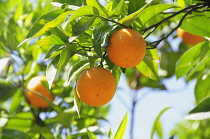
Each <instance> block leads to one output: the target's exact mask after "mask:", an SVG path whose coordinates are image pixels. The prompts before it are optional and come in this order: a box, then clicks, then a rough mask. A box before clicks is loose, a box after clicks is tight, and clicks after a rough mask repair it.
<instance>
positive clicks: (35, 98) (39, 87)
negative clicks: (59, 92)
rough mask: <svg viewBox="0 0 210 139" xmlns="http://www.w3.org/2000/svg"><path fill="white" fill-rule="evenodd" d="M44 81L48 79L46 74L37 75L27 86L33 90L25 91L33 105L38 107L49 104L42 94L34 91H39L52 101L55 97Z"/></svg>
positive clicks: (44, 106)
mask: <svg viewBox="0 0 210 139" xmlns="http://www.w3.org/2000/svg"><path fill="white" fill-rule="evenodd" d="M43 81H47V79H46V77H45V76H44V75H38V76H35V77H33V78H32V79H31V80H30V81H29V82H28V85H27V87H26V88H27V89H28V90H31V91H26V92H25V96H26V99H27V100H28V101H29V103H30V104H31V105H33V106H34V107H37V108H47V107H49V104H48V102H47V101H45V100H44V99H43V98H42V97H41V96H39V95H38V94H36V93H34V92H32V91H36V92H39V93H40V94H42V95H43V96H45V97H46V98H48V99H49V100H51V101H53V100H54V97H52V95H51V94H50V92H49V91H48V89H47V88H46V87H45V86H44V85H43V84H42V82H43Z"/></svg>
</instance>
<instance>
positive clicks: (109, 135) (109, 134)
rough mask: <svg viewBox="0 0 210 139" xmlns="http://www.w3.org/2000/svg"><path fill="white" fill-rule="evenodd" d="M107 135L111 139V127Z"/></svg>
mask: <svg viewBox="0 0 210 139" xmlns="http://www.w3.org/2000/svg"><path fill="white" fill-rule="evenodd" d="M108 137H109V139H113V137H112V129H111V128H110V129H109V132H108Z"/></svg>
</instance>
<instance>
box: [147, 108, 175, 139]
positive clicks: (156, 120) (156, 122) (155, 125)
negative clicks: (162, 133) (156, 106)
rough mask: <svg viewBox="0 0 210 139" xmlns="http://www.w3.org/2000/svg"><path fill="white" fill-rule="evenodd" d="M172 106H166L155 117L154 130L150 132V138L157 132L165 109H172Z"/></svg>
mask: <svg viewBox="0 0 210 139" xmlns="http://www.w3.org/2000/svg"><path fill="white" fill-rule="evenodd" d="M170 108H171V107H166V108H164V109H163V110H161V111H160V113H159V114H158V116H157V117H156V118H155V121H154V123H153V126H152V131H151V134H150V139H153V136H154V134H155V131H156V128H157V124H158V122H159V120H160V117H161V116H162V115H163V113H164V112H165V111H167V110H168V109H170Z"/></svg>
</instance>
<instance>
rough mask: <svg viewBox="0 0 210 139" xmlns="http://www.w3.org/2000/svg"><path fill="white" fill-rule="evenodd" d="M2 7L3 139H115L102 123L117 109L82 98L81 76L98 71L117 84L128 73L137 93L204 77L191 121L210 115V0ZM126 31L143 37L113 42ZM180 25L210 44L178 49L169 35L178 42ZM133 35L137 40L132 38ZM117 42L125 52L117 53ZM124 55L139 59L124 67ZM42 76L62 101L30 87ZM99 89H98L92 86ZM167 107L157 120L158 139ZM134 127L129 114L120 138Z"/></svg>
mask: <svg viewBox="0 0 210 139" xmlns="http://www.w3.org/2000/svg"><path fill="white" fill-rule="evenodd" d="M0 5H1V9H0V17H1V20H0V24H1V26H0V29H1V32H0V40H1V41H0V63H1V66H0V138H3V139H4V138H7V139H8V138H21V139H25V138H26V139H27V138H47V139H49V138H50V139H51V138H52V139H53V138H67V139H71V138H96V136H95V135H97V136H99V137H101V136H105V137H108V138H112V134H111V129H110V131H106V133H104V132H102V131H101V130H100V124H99V120H102V121H104V122H105V121H106V115H107V113H108V110H109V105H105V106H102V107H97V108H95V107H91V106H88V105H86V104H84V103H83V102H82V101H81V100H80V96H78V95H77V93H75V92H76V91H77V90H75V84H76V81H77V78H78V77H79V76H80V74H81V73H82V71H84V70H85V69H88V68H90V67H91V68H93V67H101V68H104V69H107V70H108V71H110V73H112V74H113V76H114V78H115V81H116V84H118V81H119V79H120V77H121V76H123V75H126V78H128V80H131V82H134V83H135V84H134V85H133V87H132V88H134V89H136V88H137V87H138V88H139V86H142V87H150V88H158V89H166V88H165V86H164V85H163V83H162V81H163V80H164V79H168V78H171V77H172V76H176V77H177V79H179V78H184V79H185V80H186V82H189V81H191V80H196V86H195V89H194V95H195V98H196V106H195V108H194V109H193V110H192V111H190V112H189V114H188V115H187V117H188V119H194V120H197V119H199V120H204V119H207V118H209V115H208V113H209V111H210V109H209V107H210V103H209V102H210V101H209V96H210V89H209V80H210V75H209V67H210V65H209V61H210V58H209V55H210V50H209V47H210V46H209V43H208V38H209V37H210V28H209V21H210V19H209V18H210V13H209V5H210V3H209V1H207V0H177V1H175V0H174V1H168V3H167V2H166V1H163V0H155V1H152V0H151V1H147V0H142V1H136V0H105V1H101V3H99V2H98V1H97V0H75V1H65V0H54V1H53V2H50V1H49V0H38V1H36V2H35V3H34V2H33V1H26V0H17V1H12V0H6V1H4V0H0ZM125 28H126V30H130V29H132V30H134V31H133V32H135V33H132V32H129V34H127V37H126V38H128V39H121V38H122V37H123V38H124V37H125V36H118V37H116V39H117V40H115V37H112V35H113V34H114V33H115V32H117V31H118V30H121V29H125ZM178 28H182V29H183V30H185V31H187V32H189V33H192V34H196V35H199V36H202V37H204V38H205V40H203V41H202V42H201V43H198V44H196V45H195V46H194V47H191V48H190V49H188V48H189V47H187V44H185V43H182V42H181V43H180V45H179V48H176V50H175V49H174V48H173V44H172V43H171V39H168V38H170V37H171V38H172V39H174V38H177V35H176V30H177V29H178ZM136 32H137V33H136ZM137 34H140V35H137ZM121 35H122V34H121ZM128 36H133V37H131V39H130V41H129V37H128ZM138 36H142V37H140V38H139V37H138ZM110 38H111V39H110ZM135 38H138V39H137V40H135ZM138 40H141V41H138ZM142 40H144V41H145V42H143V43H142ZM136 42H139V43H142V44H144V45H145V44H146V52H145V48H144V49H143V48H142V47H145V46H144V45H143V46H142V45H139V43H136ZM112 43H113V44H112ZM118 43H119V46H118ZM112 45H113V46H117V47H116V48H117V50H109V47H110V48H111V46H112ZM120 45H122V46H120ZM125 47H131V49H128V48H126V49H125ZM133 47H136V50H137V51H135V49H133ZM139 47H141V48H139ZM109 51H110V52H109ZM107 52H108V53H107ZM113 52H114V54H113ZM121 52H122V53H121ZM109 53H112V54H111V57H112V58H110V57H109ZM138 53H139V55H138ZM121 54H122V56H124V55H127V54H128V58H129V59H128V60H130V59H132V60H134V61H135V60H136V59H135V57H138V59H137V62H136V61H135V62H134V63H135V64H134V65H133V64H131V65H132V66H131V67H130V66H129V68H128V67H126V66H125V67H124V66H122V67H119V66H121V65H118V64H117V63H116V62H115V61H116V60H120V61H122V62H121V63H125V62H123V60H125V61H126V60H127V58H126V57H125V58H124V59H121V58H122V56H120V57H119V55H121ZM132 56H134V58H133V57H132ZM115 58H117V59H115ZM113 59H115V60H113ZM142 59H143V60H142ZM131 62H133V61H131ZM114 63H115V64H114ZM37 75H46V79H47V82H48V83H47V84H46V83H44V82H42V85H43V87H45V88H46V89H48V91H49V92H50V93H52V94H53V96H55V100H54V101H50V100H49V99H48V98H46V97H45V96H44V95H41V94H42V93H39V92H37V91H36V90H35V91H33V90H30V88H29V89H27V84H28V82H29V81H30V79H32V78H33V77H34V76H37ZM140 75H141V76H140ZM88 76H89V74H88V73H87V77H88ZM94 78H95V77H94ZM105 84H107V83H105ZM98 87H99V86H97V87H96V88H95V87H94V85H92V84H91V88H90V89H98ZM105 89H106V88H105ZM27 91H31V92H32V93H35V94H36V95H38V96H40V98H42V99H44V100H45V101H46V102H47V103H48V104H49V106H50V107H47V108H37V107H34V106H33V105H32V104H31V102H30V101H29V100H27V97H25V92H27ZM87 92H89V91H87ZM87 95H88V94H87ZM137 95H138V93H137V91H135V93H133V94H132V102H131V104H132V108H131V109H130V111H131V129H130V131H131V138H132V132H133V123H134V121H133V120H134V115H135V106H136V104H137V102H138V100H137V99H136V98H137V97H136V96H137ZM82 100H83V99H82ZM37 101H38V100H37ZM83 101H84V100H83ZM167 109H168V108H166V109H164V110H163V111H161V113H160V114H159V115H158V116H157V119H156V120H155V122H154V126H153V129H152V132H151V138H152V137H153V135H154V133H155V131H156V130H157V127H158V126H157V123H158V120H159V118H160V116H161V114H162V113H163V112H165V111H166V110H167ZM128 111H129V110H128ZM126 123H127V114H126V115H125V117H124V119H123V120H122V124H121V125H120V126H119V129H118V130H117V132H116V133H115V135H114V138H116V139H120V138H122V137H123V133H124V132H125V129H126ZM175 131H176V130H175ZM175 135H176V132H173V136H175ZM160 136H161V135H160Z"/></svg>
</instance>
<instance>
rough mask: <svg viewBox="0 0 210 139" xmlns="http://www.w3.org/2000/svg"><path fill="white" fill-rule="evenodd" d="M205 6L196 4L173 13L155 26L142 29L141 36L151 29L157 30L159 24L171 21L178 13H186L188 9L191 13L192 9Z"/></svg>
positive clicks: (204, 4)
mask: <svg viewBox="0 0 210 139" xmlns="http://www.w3.org/2000/svg"><path fill="white" fill-rule="evenodd" d="M205 6H207V4H206V3H197V4H193V5H191V6H189V7H186V8H184V9H182V10H180V11H178V12H176V13H174V14H172V15H170V16H168V17H166V18H165V19H163V20H161V21H160V22H158V23H156V24H154V25H151V26H149V27H147V28H145V29H142V31H144V32H143V33H142V34H144V33H145V32H146V31H148V30H150V29H152V28H157V27H158V26H159V25H160V24H162V23H163V22H165V21H166V20H168V19H171V18H172V17H174V16H176V15H178V14H180V13H183V12H186V11H188V10H189V9H190V11H192V9H194V8H196V9H198V8H203V7H205Z"/></svg>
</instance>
